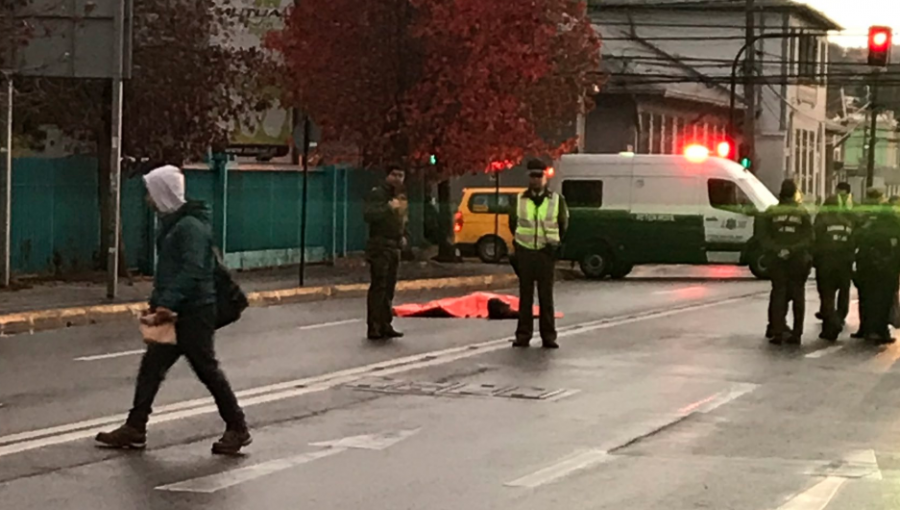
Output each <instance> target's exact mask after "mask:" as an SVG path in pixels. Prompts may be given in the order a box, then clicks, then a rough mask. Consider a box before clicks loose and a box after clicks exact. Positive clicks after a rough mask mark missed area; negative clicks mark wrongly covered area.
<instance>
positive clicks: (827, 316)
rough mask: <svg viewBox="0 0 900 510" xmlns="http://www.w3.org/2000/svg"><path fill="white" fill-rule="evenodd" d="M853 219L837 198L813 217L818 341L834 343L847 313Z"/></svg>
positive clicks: (853, 249) (852, 256) (852, 255)
mask: <svg viewBox="0 0 900 510" xmlns="http://www.w3.org/2000/svg"><path fill="white" fill-rule="evenodd" d="M853 230H854V218H853V217H852V216H851V215H850V214H849V211H848V210H847V209H844V208H842V207H841V199H840V198H839V197H838V196H833V197H829V198H828V199H827V200H826V201H825V205H824V207H823V208H822V209H821V210H820V211H819V214H818V215H817V216H816V222H815V249H814V255H813V257H814V264H815V267H816V285H817V287H818V290H819V300H820V303H821V309H820V318H821V319H822V333H821V335H819V338H822V339H823V340H829V341H832V342H834V341H836V340H837V338H838V335H840V334H841V331H842V330H843V329H844V321H845V320H846V319H847V313H848V312H849V310H850V285H851V280H852V278H853V259H854V255H855V253H856V250H855V247H854V244H853V241H854V238H853Z"/></svg>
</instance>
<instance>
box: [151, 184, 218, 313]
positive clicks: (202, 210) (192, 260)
mask: <svg viewBox="0 0 900 510" xmlns="http://www.w3.org/2000/svg"><path fill="white" fill-rule="evenodd" d="M160 221H161V228H160V231H159V237H158V238H157V241H156V247H157V250H158V260H157V263H156V277H155V279H154V284H153V295H152V296H151V298H150V306H151V307H164V308H168V309H170V310H172V311H174V312H176V313H184V312H189V311H191V310H195V309H197V308H200V307H202V306H205V305H210V304H213V303H215V302H216V284H215V278H214V276H213V274H214V271H215V267H216V266H215V264H216V260H215V255H214V254H213V235H212V227H211V226H210V220H209V209H208V208H207V207H206V204H204V203H203V202H188V203H187V204H185V205H184V206H182V207H181V209H179V210H178V211H176V212H174V213H172V214H169V215H166V216H163V217H162V218H161V219H160Z"/></svg>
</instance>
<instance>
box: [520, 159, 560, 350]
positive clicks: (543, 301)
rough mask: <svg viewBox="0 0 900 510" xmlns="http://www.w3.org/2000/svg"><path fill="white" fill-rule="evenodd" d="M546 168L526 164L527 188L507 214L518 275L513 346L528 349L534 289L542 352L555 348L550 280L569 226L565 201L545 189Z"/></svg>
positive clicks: (551, 281)
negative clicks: (537, 307)
mask: <svg viewBox="0 0 900 510" xmlns="http://www.w3.org/2000/svg"><path fill="white" fill-rule="evenodd" d="M547 168H548V167H547V165H546V164H544V163H543V162H542V161H540V160H532V161H529V163H528V189H527V190H526V191H525V192H524V193H522V194H521V195H519V197H518V201H517V203H516V207H515V209H514V210H513V211H512V212H511V213H510V215H509V228H510V230H512V233H513V237H515V247H516V253H515V261H516V267H517V270H516V273H517V274H518V276H519V325H518V328H517V329H516V340H515V342H514V343H513V346H514V347H528V346H529V344H530V343H531V336H532V335H533V334H534V312H533V308H534V286H535V283H537V289H538V299H539V300H540V305H541V308H540V310H541V313H540V329H541V340H542V341H543V346H544V348H545V349H557V348H559V344H558V343H556V338H557V334H556V318H555V313H556V312H555V309H554V306H553V280H554V277H555V272H556V257H557V255H558V251H559V248H560V244H561V242H562V240H563V239H564V238H565V235H566V229H567V227H568V224H569V212H568V208H567V207H566V201H565V199H563V197H562V196H561V195H559V194H558V193H554V192H552V191H550V190H549V189H547V174H546V172H547Z"/></svg>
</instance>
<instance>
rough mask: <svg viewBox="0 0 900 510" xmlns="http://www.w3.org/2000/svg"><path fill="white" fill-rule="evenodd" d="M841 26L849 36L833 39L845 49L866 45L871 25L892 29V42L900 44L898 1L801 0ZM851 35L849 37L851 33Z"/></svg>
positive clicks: (899, 3) (899, 8)
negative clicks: (886, 26)
mask: <svg viewBox="0 0 900 510" xmlns="http://www.w3.org/2000/svg"><path fill="white" fill-rule="evenodd" d="M801 1H803V2H804V3H807V4H809V5H811V6H812V7H815V8H816V9H818V10H819V11H821V12H822V13H824V14H826V15H827V16H828V17H829V18H831V19H833V20H834V21H836V22H838V24H840V25H843V26H844V28H846V29H847V32H848V35H846V36H844V35H842V36H836V37H834V38H833V40H834V41H835V42H836V43H839V44H842V45H845V46H865V45H866V36H865V34H866V32H867V31H868V29H869V27H870V26H872V25H889V26H893V28H894V41H895V42H896V43H900V0H801ZM851 33H852V34H851Z"/></svg>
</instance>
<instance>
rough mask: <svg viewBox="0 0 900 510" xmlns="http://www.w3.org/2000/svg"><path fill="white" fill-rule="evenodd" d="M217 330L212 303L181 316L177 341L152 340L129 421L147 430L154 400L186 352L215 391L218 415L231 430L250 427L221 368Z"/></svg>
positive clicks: (207, 383)
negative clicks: (173, 366) (166, 343)
mask: <svg viewBox="0 0 900 510" xmlns="http://www.w3.org/2000/svg"><path fill="white" fill-rule="evenodd" d="M215 332H216V306H215V305H209V306H205V307H203V308H200V309H198V310H196V311H194V312H186V313H183V314H181V315H179V317H178V322H177V323H176V325H175V334H176V337H177V339H178V343H177V344H176V345H161V344H150V345H148V346H147V352H145V353H144V358H143V359H142V360H141V368H140V371H139V372H138V379H137V388H136V389H135V392H134V407H132V409H131V412H130V413H129V414H128V425H131V426H132V427H134V428H136V429H138V430H145V429H146V427H147V420H148V419H149V418H150V413H151V412H152V408H153V400H154V399H155V398H156V393H157V392H158V391H159V387H160V385H161V384H162V382H163V379H165V377H166V374H167V373H168V372H169V369H170V368H172V365H174V364H175V362H176V361H178V358H180V357H181V356H184V357H185V358H187V360H188V363H190V364H191V368H192V369H193V370H194V373H195V374H197V378H198V379H200V382H202V383H203V384H204V385H205V386H206V389H208V390H209V392H210V393H211V394H212V396H213V399H214V400H215V401H216V406H218V408H219V415H220V416H221V417H222V419H223V420H224V421H225V424H226V426H227V427H228V428H229V429H231V430H243V429H245V428H246V427H247V423H246V421H245V419H244V412H243V411H242V410H241V407H240V406H239V405H238V401H237V397H235V395H234V391H232V389H231V384H229V383H228V379H227V378H226V377H225V374H224V373H223V372H222V369H220V368H219V361H218V360H217V359H216V352H215V347H214V345H213V342H214V338H215Z"/></svg>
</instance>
